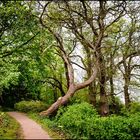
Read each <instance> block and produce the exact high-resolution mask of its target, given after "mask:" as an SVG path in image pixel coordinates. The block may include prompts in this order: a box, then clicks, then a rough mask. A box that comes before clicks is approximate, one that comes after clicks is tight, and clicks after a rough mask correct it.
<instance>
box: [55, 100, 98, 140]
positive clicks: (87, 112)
mask: <svg viewBox="0 0 140 140" xmlns="http://www.w3.org/2000/svg"><path fill="white" fill-rule="evenodd" d="M60 112H61V113H62V110H61V111H60ZM60 112H58V115H57V116H56V120H55V121H56V122H57V124H58V127H59V128H60V129H62V130H64V131H65V132H66V133H68V134H69V135H70V136H71V137H72V138H78V137H79V136H81V138H85V137H86V135H87V130H86V127H88V124H87V122H88V121H89V120H90V119H91V118H97V117H98V114H97V112H96V110H95V109H94V108H93V107H92V106H91V105H90V104H88V103H86V102H83V103H80V104H74V105H71V106H68V108H67V110H66V112H63V114H62V115H61V116H60V114H61V113H60Z"/></svg>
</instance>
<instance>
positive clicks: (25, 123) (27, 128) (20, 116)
mask: <svg viewBox="0 0 140 140" xmlns="http://www.w3.org/2000/svg"><path fill="white" fill-rule="evenodd" d="M8 114H9V115H10V116H11V117H13V118H15V119H16V120H17V121H18V122H19V123H20V125H21V128H22V130H23V137H24V139H51V138H50V137H49V135H48V134H47V132H45V131H44V130H43V129H42V128H41V126H40V125H38V124H37V123H36V122H34V121H33V120H31V119H29V118H28V117H27V116H26V115H25V114H24V113H19V112H8Z"/></svg>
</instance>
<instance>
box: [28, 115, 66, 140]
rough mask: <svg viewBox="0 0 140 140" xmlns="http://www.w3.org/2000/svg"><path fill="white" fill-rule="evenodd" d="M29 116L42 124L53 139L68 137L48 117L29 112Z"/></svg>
mask: <svg viewBox="0 0 140 140" xmlns="http://www.w3.org/2000/svg"><path fill="white" fill-rule="evenodd" d="M28 116H29V117H30V118H31V119H33V120H35V121H36V122H37V123H38V124H40V125H41V126H42V128H43V129H44V130H45V131H47V133H48V134H49V136H50V137H51V138H53V139H67V137H66V136H65V135H64V134H63V133H62V132H60V131H59V130H57V129H56V128H53V127H52V125H53V122H52V121H51V120H49V119H48V118H43V117H40V116H39V115H38V114H37V113H28Z"/></svg>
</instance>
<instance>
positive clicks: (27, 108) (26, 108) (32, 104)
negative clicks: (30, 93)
mask: <svg viewBox="0 0 140 140" xmlns="http://www.w3.org/2000/svg"><path fill="white" fill-rule="evenodd" d="M14 107H15V109H16V110H18V111H22V112H39V111H42V110H45V109H46V108H47V105H46V104H45V103H43V102H41V101H21V102H18V103H16V104H15V105H14Z"/></svg>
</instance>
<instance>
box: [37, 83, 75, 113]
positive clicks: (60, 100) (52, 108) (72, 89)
mask: <svg viewBox="0 0 140 140" xmlns="http://www.w3.org/2000/svg"><path fill="white" fill-rule="evenodd" d="M75 91H76V88H75V86H74V85H72V86H70V87H69V90H68V92H67V93H66V95H65V96H63V97H59V98H58V100H57V101H56V102H55V103H53V104H52V105H51V106H50V107H49V108H48V109H47V110H46V111H42V112H41V113H40V115H42V116H47V115H51V114H52V113H53V112H54V111H56V110H57V109H58V108H59V107H60V106H62V105H65V104H66V103H67V102H68V101H69V99H70V98H71V97H72V96H73V95H74V93H75Z"/></svg>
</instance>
